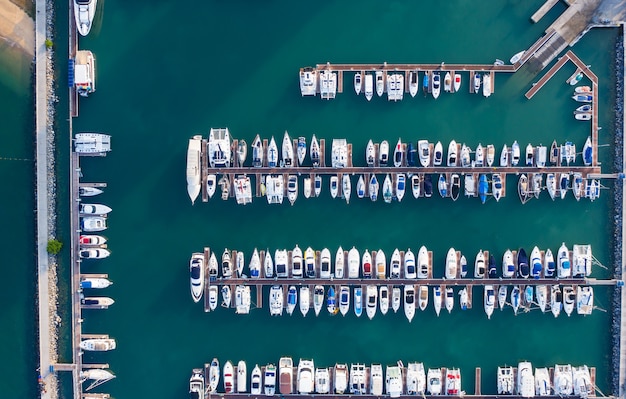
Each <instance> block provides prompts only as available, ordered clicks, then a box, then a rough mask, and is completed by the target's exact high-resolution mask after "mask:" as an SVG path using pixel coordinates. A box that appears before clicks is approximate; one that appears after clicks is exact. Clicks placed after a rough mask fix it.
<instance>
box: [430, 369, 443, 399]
mask: <svg viewBox="0 0 626 399" xmlns="http://www.w3.org/2000/svg"><path fill="white" fill-rule="evenodd" d="M441 377H442V373H441V369H428V374H426V383H427V390H428V393H429V394H430V395H441V393H442V386H443V383H442V381H441V379H442V378H441Z"/></svg>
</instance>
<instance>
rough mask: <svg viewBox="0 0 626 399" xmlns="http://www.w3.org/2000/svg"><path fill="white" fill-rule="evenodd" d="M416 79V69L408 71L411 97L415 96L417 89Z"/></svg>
mask: <svg viewBox="0 0 626 399" xmlns="http://www.w3.org/2000/svg"><path fill="white" fill-rule="evenodd" d="M418 79H419V75H418V72H417V71H410V72H409V94H410V95H411V97H415V95H416V94H417V90H418V89H419V84H418V83H417V81H418Z"/></svg>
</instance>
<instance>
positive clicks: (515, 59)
mask: <svg viewBox="0 0 626 399" xmlns="http://www.w3.org/2000/svg"><path fill="white" fill-rule="evenodd" d="M525 53H526V50H523V51H520V52H519V53H515V55H513V57H511V59H510V60H509V62H510V63H511V64H517V63H518V62H520V60H521V59H522V57H523V56H524V54H525ZM511 393H513V392H512V390H511Z"/></svg>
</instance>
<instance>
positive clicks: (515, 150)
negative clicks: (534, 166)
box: [511, 140, 520, 166]
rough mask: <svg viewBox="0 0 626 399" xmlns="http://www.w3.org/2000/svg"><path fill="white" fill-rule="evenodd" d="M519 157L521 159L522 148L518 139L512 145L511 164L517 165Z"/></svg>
mask: <svg viewBox="0 0 626 399" xmlns="http://www.w3.org/2000/svg"><path fill="white" fill-rule="evenodd" d="M519 159H520V148H519V144H518V143H517V140H515V141H514V142H513V145H512V146H511V165H512V166H517V164H518V163H519Z"/></svg>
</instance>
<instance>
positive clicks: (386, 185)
mask: <svg viewBox="0 0 626 399" xmlns="http://www.w3.org/2000/svg"><path fill="white" fill-rule="evenodd" d="M392 199H393V184H392V183H391V177H390V176H389V173H387V175H386V176H385V181H384V182H383V200H384V201H385V203H387V204H390V203H391V200H392Z"/></svg>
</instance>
